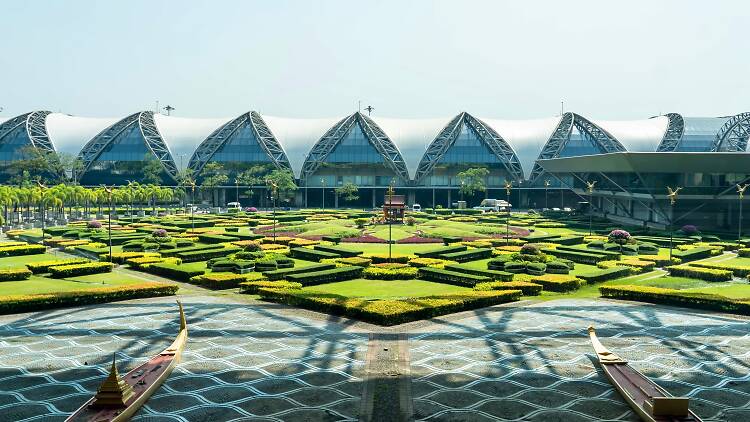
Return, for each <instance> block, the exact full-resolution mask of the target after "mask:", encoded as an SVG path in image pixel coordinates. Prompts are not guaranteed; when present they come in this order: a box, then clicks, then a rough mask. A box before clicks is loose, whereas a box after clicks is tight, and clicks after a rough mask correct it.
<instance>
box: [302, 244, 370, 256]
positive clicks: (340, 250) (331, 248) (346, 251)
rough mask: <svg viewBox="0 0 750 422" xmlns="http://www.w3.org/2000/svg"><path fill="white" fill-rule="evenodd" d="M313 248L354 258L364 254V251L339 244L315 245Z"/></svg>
mask: <svg viewBox="0 0 750 422" xmlns="http://www.w3.org/2000/svg"><path fill="white" fill-rule="evenodd" d="M313 249H315V250H316V251H322V252H328V253H334V254H336V255H338V256H341V257H344V258H352V257H355V256H359V255H362V251H353V250H351V249H346V248H341V247H338V246H325V245H315V246H313Z"/></svg>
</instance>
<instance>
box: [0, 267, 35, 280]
mask: <svg viewBox="0 0 750 422" xmlns="http://www.w3.org/2000/svg"><path fill="white" fill-rule="evenodd" d="M29 277H31V270H29V269H28V268H8V269H2V270H0V281H20V280H28V279H29Z"/></svg>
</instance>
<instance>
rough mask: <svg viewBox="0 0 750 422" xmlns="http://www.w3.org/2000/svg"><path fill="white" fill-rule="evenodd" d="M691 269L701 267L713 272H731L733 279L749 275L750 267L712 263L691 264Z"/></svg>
mask: <svg viewBox="0 0 750 422" xmlns="http://www.w3.org/2000/svg"><path fill="white" fill-rule="evenodd" d="M688 265H690V266H691V267H702V268H711V269H714V270H727V271H731V272H732V274H734V276H735V277H742V278H744V277H747V276H748V275H750V265H732V264H724V263H717V264H715V263H713V262H691V263H690V264H688Z"/></svg>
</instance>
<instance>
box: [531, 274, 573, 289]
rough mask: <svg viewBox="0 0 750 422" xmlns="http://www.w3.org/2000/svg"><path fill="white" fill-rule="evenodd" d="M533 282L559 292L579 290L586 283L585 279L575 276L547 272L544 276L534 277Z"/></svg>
mask: <svg viewBox="0 0 750 422" xmlns="http://www.w3.org/2000/svg"><path fill="white" fill-rule="evenodd" d="M531 282H532V283H534V284H540V285H542V287H544V290H545V291H548V292H558V293H566V292H571V291H573V290H578V289H579V288H580V287H581V286H582V285H583V284H584V281H583V280H581V279H579V278H576V277H574V276H568V275H557V274H545V275H543V276H539V277H534V278H532V279H531Z"/></svg>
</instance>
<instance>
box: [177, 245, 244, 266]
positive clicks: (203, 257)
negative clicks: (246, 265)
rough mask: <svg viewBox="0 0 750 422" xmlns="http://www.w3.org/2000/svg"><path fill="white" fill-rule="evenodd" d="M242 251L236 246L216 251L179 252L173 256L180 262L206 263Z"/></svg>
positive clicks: (220, 248)
mask: <svg viewBox="0 0 750 422" xmlns="http://www.w3.org/2000/svg"><path fill="white" fill-rule="evenodd" d="M241 250H242V249H241V248H238V247H236V246H227V247H221V246H220V247H219V248H217V249H203V250H199V251H189V252H180V253H178V254H175V255H174V256H176V257H178V258H180V259H181V260H182V262H198V261H208V260H209V259H212V258H220V257H225V256H229V255H231V254H233V253H235V252H240V251H241Z"/></svg>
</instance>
